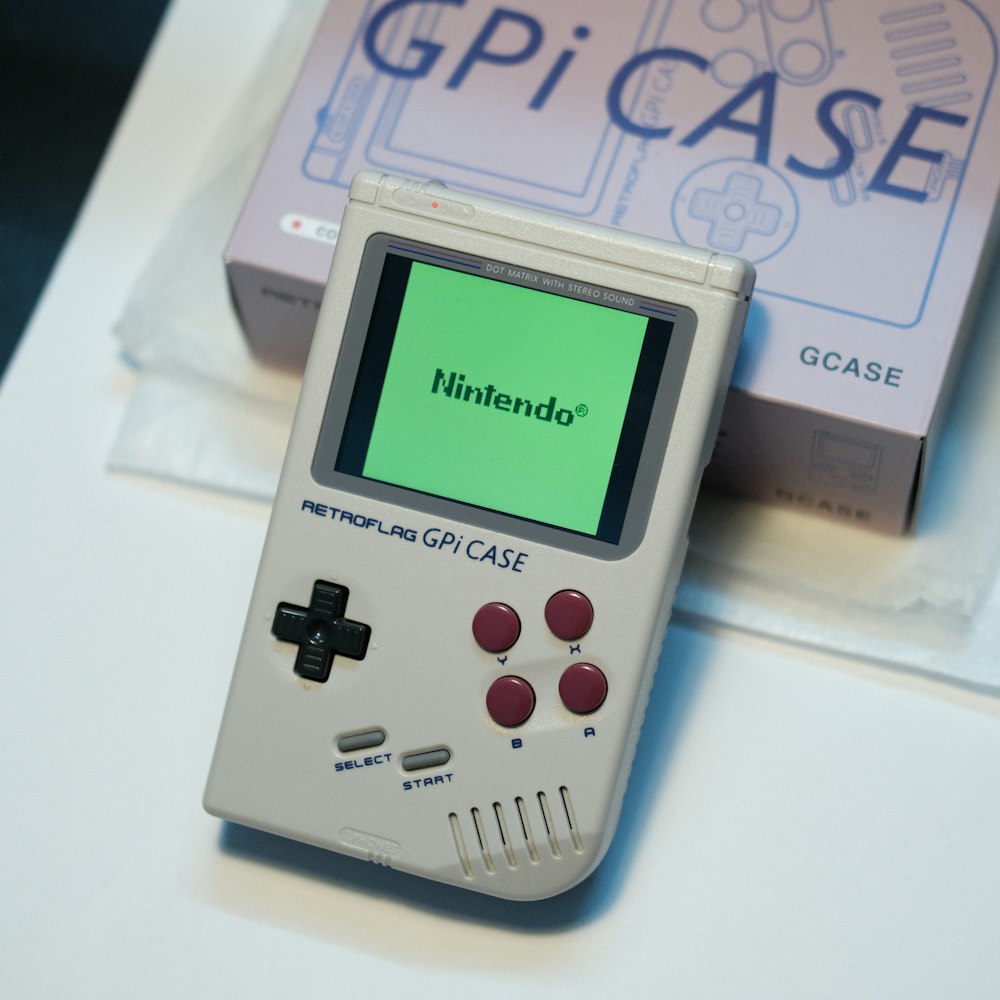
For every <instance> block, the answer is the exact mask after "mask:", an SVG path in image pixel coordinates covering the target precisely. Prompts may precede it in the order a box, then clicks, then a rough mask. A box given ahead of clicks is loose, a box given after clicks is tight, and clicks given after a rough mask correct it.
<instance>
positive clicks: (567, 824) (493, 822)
mask: <svg viewBox="0 0 1000 1000" xmlns="http://www.w3.org/2000/svg"><path fill="white" fill-rule="evenodd" d="M448 823H449V825H450V827H451V835H452V839H453V840H454V843H455V851H456V853H457V855H458V863H459V865H460V866H461V868H462V874H463V875H464V876H465V877H466V878H468V879H471V878H474V877H475V875H476V872H477V870H478V871H479V872H480V874H482V873H485V874H487V875H494V874H496V871H497V868H498V867H503V866H506V868H507V869H508V870H510V871H514V870H516V869H517V868H519V867H521V866H522V865H524V864H538V863H540V862H542V861H544V860H546V859H551V860H553V861H558V860H560V859H561V858H562V857H563V856H564V853H565V851H567V850H570V849H572V850H573V851H576V852H577V853H582V852H583V838H582V837H581V835H580V829H579V827H578V825H577V821H576V813H575V811H574V809H573V800H572V798H571V796H570V793H569V789H568V788H567V787H566V786H565V785H563V786H561V787H560V788H559V792H558V795H549V794H547V793H546V792H545V791H538V792H536V793H535V794H534V795H529V796H521V795H518V796H517V797H516V798H515V799H514V802H513V808H511V806H510V805H504V803H503V802H500V801H495V802H493V804H492V807H491V808H489V809H480V808H479V807H478V806H472V807H471V808H470V809H469V810H468V812H467V813H449V814H448ZM543 831H544V836H542V833H543ZM539 837H541V838H542V839H541V840H539V839H538V838H539ZM471 843H475V844H477V845H478V847H479V858H474V857H473V856H470V854H469V850H468V847H467V846H466V845H467V844H471ZM473 851H475V848H474V847H473ZM480 862H481V867H480Z"/></svg>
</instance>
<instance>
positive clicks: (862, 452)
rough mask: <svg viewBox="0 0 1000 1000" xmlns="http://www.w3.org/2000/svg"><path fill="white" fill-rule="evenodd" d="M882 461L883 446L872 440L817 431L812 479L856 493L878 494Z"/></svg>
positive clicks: (814, 437) (811, 468)
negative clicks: (876, 492) (876, 490)
mask: <svg viewBox="0 0 1000 1000" xmlns="http://www.w3.org/2000/svg"><path fill="white" fill-rule="evenodd" d="M881 464H882V448H881V446H880V445H877V444H872V443H871V442H869V441H859V440H858V439H856V438H849V437H845V436H844V435H842V434H834V433H832V432H831V431H819V430H818V431H814V432H813V438H812V453H811V455H810V458H809V478H810V479H817V480H821V481H822V482H824V483H827V484H829V485H831V486H839V487H840V488H841V489H849V490H850V491H851V492H853V493H859V494H866V493H874V492H875V488H876V487H877V486H878V480H879V471H880V466H881Z"/></svg>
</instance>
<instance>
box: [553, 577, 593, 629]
mask: <svg viewBox="0 0 1000 1000" xmlns="http://www.w3.org/2000/svg"><path fill="white" fill-rule="evenodd" d="M545 623H546V625H548V626H549V628H550V629H551V631H552V634H553V635H555V636H557V637H558V638H560V639H565V640H566V641H567V642H571V641H572V640H573V639H579V638H580V637H581V636H584V635H586V634H587V632H588V630H589V629H590V626H591V625H592V624H593V623H594V606H593V604H591V603H590V599H589V598H588V597H587V595H586V594H581V593H580V591H579V590H560V591H559V593H558V594H553V595H552V596H551V597H550V598H549V600H548V603H547V604H546V605H545Z"/></svg>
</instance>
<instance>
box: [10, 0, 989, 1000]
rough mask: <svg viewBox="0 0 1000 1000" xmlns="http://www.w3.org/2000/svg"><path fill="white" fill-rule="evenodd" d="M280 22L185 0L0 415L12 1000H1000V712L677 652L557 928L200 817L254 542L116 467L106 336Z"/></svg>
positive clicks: (214, 0) (198, 498)
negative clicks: (111, 461)
mask: <svg viewBox="0 0 1000 1000" xmlns="http://www.w3.org/2000/svg"><path fill="white" fill-rule="evenodd" d="M283 6H284V4H283V3H282V2H280V0H266V2H261V3H258V4H255V5H247V4H242V3H238V2H237V0H210V2H205V0H202V2H200V3H199V2H197V0H175V3H174V6H173V8H172V10H171V12H170V15H169V18H168V21H167V23H166V25H165V28H164V30H163V31H162V32H161V35H160V38H159V40H158V42H157V45H156V47H155V49H154V51H153V53H152V55H151V58H150V60H149V62H148V64H147V67H146V70H145V72H144V74H143V77H142V79H141V81H140V84H139V87H138V89H137V92H136V94H135V95H134V98H133V101H132V102H131V104H130V106H129V109H128V110H127V112H126V115H125V117H124V119H123V122H122V125H121V128H120V130H119V132H118V134H117V136H116V139H115V141H114V143H113V144H112V147H111V150H110V152H109V156H108V158H107V160H106V162H105V164H104V167H103V169H102V171H101V174H100V176H99V178H98V180H97V182H96V184H95V187H94V189H93V191H92V193H91V197H90V199H89V200H88V203H87V205H86V207H85V210H84V212H83V214H82V216H81V219H80V220H79V223H78V226H77V228H76V231H75V233H74V235H73V237H72V239H71V241H70V243H69V245H68V247H67V250H66V252H65V253H64V255H63V258H62V260H61V262H60V264H59V266H58V268H57V271H56V273H55V275H54V277H53V280H52V282H51V283H50V286H49V288H48V290H47V292H46V294H45V296H44V298H43V300H42V302H41V304H40V306H39V308H38V310H37V312H36V314H35V317H34V319H33V321H32V324H31V326H30V329H29V331H28V334H27V336H26V338H25V340H24V342H23V345H22V348H21V350H20V352H19V354H18V355H17V357H16V359H15V363H14V364H13V366H12V367H11V369H10V370H9V372H8V376H7V378H6V379H5V381H4V383H3V385H2V388H0V468H2V469H3V472H2V474H0V504H2V508H0V509H2V511H3V516H4V521H3V523H4V529H5V530H4V539H5V541H4V546H3V556H2V558H0V595H2V598H3V611H2V613H0V669H2V672H3V673H2V676H3V679H4V688H3V694H2V697H0V793H2V803H3V814H2V818H0V880H2V881H0V886H2V887H0V996H3V997H12V998H13V997H18V998H19V997H60V998H62V997H72V998H80V997H102V998H103V997H144V998H145V997H178V996H188V997H190V996H196V997H201V996H206V997H207V996H213V997H217V996H242V997H258V996H259V997H265V996H267V997H270V996H281V997H296V998H303V997H326V996H330V997H338V998H340V997H348V996H351V995H353V994H358V995H363V996H365V997H371V996H374V997H381V996H402V995H406V996H408V997H413V998H422V997H432V996H433V997H435V998H437V997H440V996H441V995H454V996H476V997H481V998H488V997H494V996H496V997H501V996H502V997H505V998H506V997H511V996H519V997H549V996H552V997H555V996H564V995H565V996H570V995H572V996H574V997H603V996H607V995H616V996H617V995H623V994H625V993H626V991H628V992H629V994H630V995H631V996H633V997H651V996H665V997H677V998H685V1000H686V998H711V1000H723V998H730V997H732V998H739V1000H747V998H767V1000H781V998H789V1000H793V998H794V1000H802V998H807V997H808V998H810V1000H813V998H838V1000H839V998H851V1000H856V998H868V997H871V998H878V1000H892V998H900V1000H904V998H905V1000H914V998H949V1000H950V998H961V1000H970V998H983V1000H986V998H992V1000H996V998H997V997H1000V701H998V699H996V698H992V697H989V696H986V695H981V694H976V693H974V692H970V691H963V690H961V689H959V688H957V687H953V686H949V685H946V684H942V683H937V682H933V681H929V680H924V679H920V678H917V677H912V676H906V675H903V674H899V673H894V672H890V671H888V670H885V669H883V668H880V667H878V666H876V665H866V664H863V663H856V662H849V661H846V660H841V659H837V658H834V657H829V656H824V655H821V654H818V653H811V652H809V651H806V650H803V649H798V648H795V647H792V646H782V645H779V644H777V643H771V642H766V641H763V640H754V639H750V638H748V637H746V636H742V635H738V634H723V633H708V632H705V631H698V630H694V629H690V628H686V627H682V626H681V625H678V624H676V623H675V625H674V626H672V628H671V631H670V633H669V635H668V638H667V642H666V645H665V648H664V652H663V657H662V661H661V668H660V674H659V677H658V680H657V683H656V686H655V688H654V692H653V697H652V701H651V704H650V709H649V713H648V715H647V721H646V725H645V729H644V733H643V737H642V740H641V742H640V747H639V753H638V757H637V762H636V767H635V771H634V773H633V776H632V781H631V784H630V787H629V792H628V796H627V799H626V806H625V811H624V815H623V818H622V824H621V827H620V829H619V833H618V835H617V838H616V840H615V843H614V845H613V846H612V849H611V852H610V854H609V856H608V858H607V859H606V860H605V862H604V864H603V865H602V866H601V868H600V869H599V870H598V872H597V874H596V875H595V876H593V877H592V878H591V879H590V880H589V881H588V882H586V883H585V884H584V885H583V886H581V887H579V888H578V889H576V890H573V891H572V892H570V893H568V894H566V895H565V896H563V897H560V898H557V899H555V900H552V901H549V902H546V903H538V904H510V903H501V902H497V901H492V900H490V899H488V898H485V897H480V896H477V895H474V894H471V893H461V892H459V891H457V890H451V889H447V888H445V887H440V886H436V885H433V884H431V883H428V882H424V881H422V880H418V879H413V878H410V877H408V876H404V875H400V874H398V873H393V872H389V871H386V870H384V869H381V868H376V867H374V866H369V865H365V864H363V863H361V862H356V861H353V860H351V859H346V858H341V857H339V856H334V855H330V854H327V853H325V852H322V851H318V850H314V849H311V848H306V847H302V846H299V845H296V844H293V843H290V842H287V841H283V840H280V839H278V838H274V837H270V836H266V835H263V834H257V833H253V832H250V831H246V830H242V829H240V828H237V827H224V826H222V825H221V824H220V823H219V822H218V821H216V820H214V819H212V818H211V817H209V816H207V815H205V814H204V813H203V812H202V810H201V805H200V799H201V793H202V787H203V783H204V779H205V775H206V771H207V766H208V761H209V757H210V755H211V751H212V747H213V744H214V740H215V733H216V727H217V724H218V720H219V716H220V713H221V709H222V703H223V699H224V697H225V692H226V688H227V685H228V681H229V674H230V669H231V664H232V660H233V656H234V653H235V649H236V644H237V641H238V636H239V632H240V629H241V626H242V618H243V614H244V611H245V607H246V602H247V599H248V597H249V592H250V587H251V584H252V581H253V575H254V572H255V569H256V564H257V558H258V555H259V550H260V546H261V542H262V540H263V534H264V530H265V527H266V520H267V511H266V510H265V509H264V508H263V507H262V506H258V505H254V504H251V503H246V502H240V501H236V500H233V499H229V498H225V497H219V496H215V495H212V494H209V493H202V492H197V491H192V490H185V489H181V488H174V487H170V486H168V485H166V484H163V483H160V482H156V481H150V480H143V479H138V478H132V477H124V476H113V475H110V474H109V473H107V472H106V471H105V462H106V457H107V454H108V450H109V448H110V445H111V442H112V440H113V438H114V435H115V431H116V428H117V425H118V422H119V420H120V417H121V413H122V410H123V407H124V404H125V400H126V399H127V395H128V392H129V387H130V382H131V374H130V372H129V370H128V369H127V367H126V366H125V365H124V364H123V363H122V361H121V359H120V358H119V356H118V353H117V350H116V346H115V343H114V341H113V339H112V338H111V336H110V329H111V327H112V325H113V323H114V321H115V319H116V317H117V316H118V314H119V312H120V310H121V307H122V304H123V302H124V300H125V296H126V294H127V292H128V289H129V287H130V285H131V283H132V281H133V280H134V278H135V276H136V275H137V273H138V271H139V269H140V268H141V266H142V264H143V262H144V261H145V260H146V259H147V257H148V256H149V254H150V253H151V251H152V249H153V247H154V246H155V244H156V241H157V239H158V238H159V236H160V235H161V234H162V232H163V231H164V229H165V227H166V226H167V224H168V222H169V220H170V218H171V216H172V214H173V213H174V212H175V211H176V209H177V207H178V205H179V203H180V201H181V199H182V198H183V197H184V195H185V193H186V192H187V190H188V188H189V186H190V184H191V182H192V178H193V177H194V176H195V175H196V171H197V168H198V165H199V163H200V162H201V161H202V159H203V157H204V156H205V154H206V152H207V150H208V147H209V144H210V142H211V140H212V137H213V135H214V134H215V133H216V131H217V129H218V127H219V125H220V124H221V123H222V121H223V119H224V116H225V114H226V112H227V109H228V107H229V106H230V102H231V100H233V99H234V98H235V96H236V95H237V94H238V93H239V91H240V87H241V86H242V85H243V84H244V83H245V81H246V79H247V77H248V75H249V73H250V70H251V68H252V65H253V63H254V61H255V59H257V58H258V57H259V56H260V54H261V53H262V52H263V51H264V49H265V47H266V44H267V40H268V38H269V37H270V35H271V33H272V32H273V30H274V27H275V25H276V23H277V18H278V17H280V15H281V12H282V9H283ZM993 603H994V606H1000V602H997V600H996V598H994V602H993Z"/></svg>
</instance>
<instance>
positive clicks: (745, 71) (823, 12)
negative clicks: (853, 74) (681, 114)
mask: <svg viewBox="0 0 1000 1000" xmlns="http://www.w3.org/2000/svg"><path fill="white" fill-rule="evenodd" d="M828 3H829V0H757V2H755V3H751V2H749V0H702V3H701V8H700V11H699V15H700V18H701V21H702V23H703V24H704V25H705V27H706V28H708V29H709V30H710V31H713V32H715V33H717V34H720V35H728V36H730V37H729V39H727V41H729V42H730V43H732V44H728V45H727V47H726V48H724V49H722V50H721V51H719V52H717V53H716V55H715V56H714V57H713V58H712V76H713V77H714V78H715V80H716V82H717V83H719V84H721V85H722V86H724V87H732V88H738V87H743V86H746V84H747V83H749V82H750V81H751V80H752V79H754V77H756V76H759V75H760V74H761V73H764V72H767V71H769V70H770V71H773V72H774V73H776V74H777V75H778V77H779V78H780V79H781V80H783V81H785V82H786V83H790V84H791V85H792V86H796V87H807V86H812V85H814V84H817V83H819V82H820V81H822V80H824V79H826V77H828V76H829V75H830V73H831V72H832V71H833V67H834V63H835V61H836V59H837V58H838V56H840V55H842V53H839V52H838V51H837V50H836V49H835V48H834V45H833V36H832V34H831V30H830V21H829V17H828V15H827V4H828ZM737 43H742V44H737Z"/></svg>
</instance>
